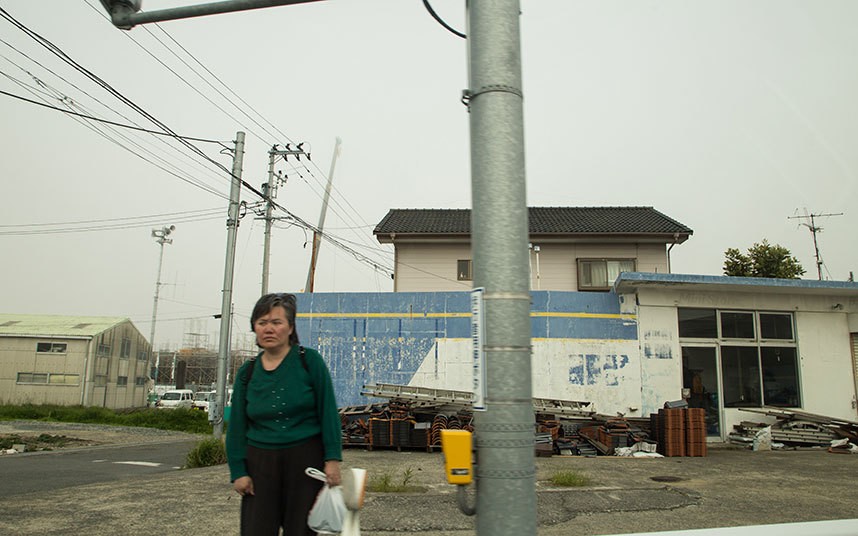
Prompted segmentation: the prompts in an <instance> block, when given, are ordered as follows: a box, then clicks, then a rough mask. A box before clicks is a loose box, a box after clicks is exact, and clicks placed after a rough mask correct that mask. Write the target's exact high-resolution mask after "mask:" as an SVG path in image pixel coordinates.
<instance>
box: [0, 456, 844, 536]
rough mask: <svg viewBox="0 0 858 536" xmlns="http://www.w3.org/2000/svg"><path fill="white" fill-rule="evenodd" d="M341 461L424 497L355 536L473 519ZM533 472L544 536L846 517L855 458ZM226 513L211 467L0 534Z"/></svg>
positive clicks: (425, 460) (171, 529) (138, 483)
mask: <svg viewBox="0 0 858 536" xmlns="http://www.w3.org/2000/svg"><path fill="white" fill-rule="evenodd" d="M345 463H346V465H347V466H353V467H363V468H366V469H368V470H369V472H370V475H371V476H372V475H376V476H378V475H383V474H388V475H390V477H391V479H392V480H393V481H394V482H396V481H399V480H402V479H403V478H404V477H405V474H406V473H410V474H412V475H413V477H412V479H411V482H410V483H411V484H414V485H417V486H422V487H423V488H424V491H422V492H420V493H399V494H389V493H369V494H368V498H367V501H366V506H365V509H364V511H363V513H362V516H361V520H362V523H361V526H362V533H363V534H364V535H365V536H392V535H394V534H402V533H408V532H411V533H415V534H419V535H420V536H453V535H456V536H460V535H465V534H474V530H473V526H474V525H473V518H468V517H466V516H464V515H462V514H461V513H459V511H458V509H457V507H456V505H455V495H454V491H455V490H454V489H453V487H452V486H448V485H447V484H445V483H443V482H444V481H443V467H442V459H441V455H440V454H438V453H432V454H429V453H425V452H396V451H378V450H376V451H372V452H368V451H364V450H354V449H347V450H346V451H345ZM536 465H537V497H538V518H539V534H540V535H544V536H555V535H557V536H559V535H564V536H565V535H569V534H622V533H633V532H646V531H657V530H678V529H691V528H705V527H718V526H738V525H758V524H766V523H785V522H797V521H817V520H825V519H846V518H858V502H856V501H855V499H854V494H853V492H852V489H853V486H854V477H855V475H856V474H858V455H842V454H829V453H827V452H825V451H823V450H813V451H808V450H804V451H773V452H751V451H746V450H739V449H736V448H733V447H731V446H713V447H711V448H710V449H709V456H708V457H706V458H661V459H630V458H616V457H598V458H579V457H568V458H567V457H553V458H537V459H536ZM560 470H574V471H578V472H580V473H584V474H586V475H587V476H589V477H590V478H591V479H592V481H593V483H592V485H591V486H589V487H586V488H576V489H557V488H554V487H552V486H551V485H550V484H549V482H548V480H549V479H550V477H551V475H552V474H553V473H555V472H557V471H560ZM665 480H667V481H669V482H664V481H665ZM2 485H4V486H7V485H13V483H10V482H8V481H4V482H3V484H2ZM238 512H239V499H238V497H237V496H235V494H234V493H233V492H232V490H231V485H230V484H229V478H228V472H227V469H226V467H225V466H217V467H208V468H203V469H189V470H181V471H175V472H171V473H166V474H158V475H155V474H153V475H144V476H140V477H139V478H136V479H133V480H126V481H122V482H110V483H104V484H89V485H83V486H78V487H75V488H69V489H64V490H59V491H55V492H50V493H30V494H23V495H16V496H11V497H6V498H4V500H3V501H2V502H0V533H3V534H18V535H22V536H25V535H36V534H39V535H58V534H89V535H108V534H109V535H114V534H176V535H182V536H187V535H193V534H213V533H217V534H237V533H238V516H239V514H238ZM494 515H500V513H494ZM856 534H858V527H856Z"/></svg>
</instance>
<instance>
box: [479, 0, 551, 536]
mask: <svg viewBox="0 0 858 536" xmlns="http://www.w3.org/2000/svg"><path fill="white" fill-rule="evenodd" d="M466 9H467V19H468V23H467V31H466V33H467V40H468V73H469V81H468V83H469V86H468V89H467V90H466V91H465V93H464V99H463V100H464V101H465V102H466V103H467V105H468V111H469V112H470V131H471V198H472V200H473V210H472V212H471V251H472V255H473V261H474V287H475V288H479V287H482V288H484V289H485V291H484V292H483V295H484V299H485V305H484V307H483V310H484V318H485V342H484V344H483V350H484V354H485V369H486V398H485V407H486V409H485V411H478V412H476V413H475V416H474V419H475V427H474V428H475V433H476V436H475V439H476V442H475V443H476V447H477V467H476V478H477V508H476V516H477V523H476V525H477V534H480V535H484V536H489V535H491V536H520V535H522V534H536V465H535V463H534V459H533V429H534V428H533V427H534V416H533V403H532V394H531V364H530V354H531V348H530V344H531V342H530V335H531V334H530V288H529V287H530V284H529V277H528V257H529V255H528V249H527V243H528V228H527V192H526V188H525V169H524V127H523V125H524V112H523V104H522V101H523V94H522V90H521V38H520V30H519V17H520V2H519V0H479V1H476V0H469V1H468V2H466Z"/></svg>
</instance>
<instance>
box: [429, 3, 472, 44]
mask: <svg viewBox="0 0 858 536" xmlns="http://www.w3.org/2000/svg"><path fill="white" fill-rule="evenodd" d="M423 5H424V6H425V7H426V11H428V12H429V14H430V15H432V18H433V19H435V20H436V21H438V23H439V24H440V25H441V26H443V27H444V28H446V29H447V30H448V31H450V33H452V34H455V35H457V36H459V37H461V38H462V39H467V38H468V36H467V35H465V34H463V33H462V32H460V31H458V30H456V29H454V28H453V27H452V26H450V25H449V24H447V23H446V22H444V20H443V19H442V18H441V17H439V16H438V14H437V13H435V10H434V9H432V6H431V5H429V0H423Z"/></svg>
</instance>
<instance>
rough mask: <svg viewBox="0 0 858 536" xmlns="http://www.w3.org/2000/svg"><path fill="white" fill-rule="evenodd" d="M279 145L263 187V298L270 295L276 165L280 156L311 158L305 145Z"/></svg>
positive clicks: (270, 155) (274, 149)
mask: <svg viewBox="0 0 858 536" xmlns="http://www.w3.org/2000/svg"><path fill="white" fill-rule="evenodd" d="M278 147H279V145H276V144H275V145H274V146H273V147H271V150H270V151H268V183H267V184H265V185H263V188H262V189H263V193H264V194H265V217H264V218H263V219H264V220H265V241H264V243H263V246H262V296H264V295H266V294H268V269H269V262H270V258H271V225H272V223H273V221H274V218H273V217H272V216H271V213H272V212H273V210H274V200H275V199H276V198H277V186H278V184H279V178H278V180H276V181H275V180H274V164H275V163H276V161H277V157H278V156H282V157H283V159H284V160H285V159H286V158H288V157H289V155H292V156H296V157H297V158H298V160H301V155H304V156H306V157H307V158H310V153H306V152H304V143H303V142H302V143H299V144H298V148H297V149H292V147H291V144H289V143H287V144H286V148H285V149H278Z"/></svg>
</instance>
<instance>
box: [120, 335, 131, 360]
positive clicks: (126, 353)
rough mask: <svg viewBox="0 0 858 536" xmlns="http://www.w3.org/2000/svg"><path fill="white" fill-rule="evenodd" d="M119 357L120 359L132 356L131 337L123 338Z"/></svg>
mask: <svg viewBox="0 0 858 536" xmlns="http://www.w3.org/2000/svg"><path fill="white" fill-rule="evenodd" d="M119 357H120V359H128V358H129V357H131V339H122V343H121V345H120V346H119Z"/></svg>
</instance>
